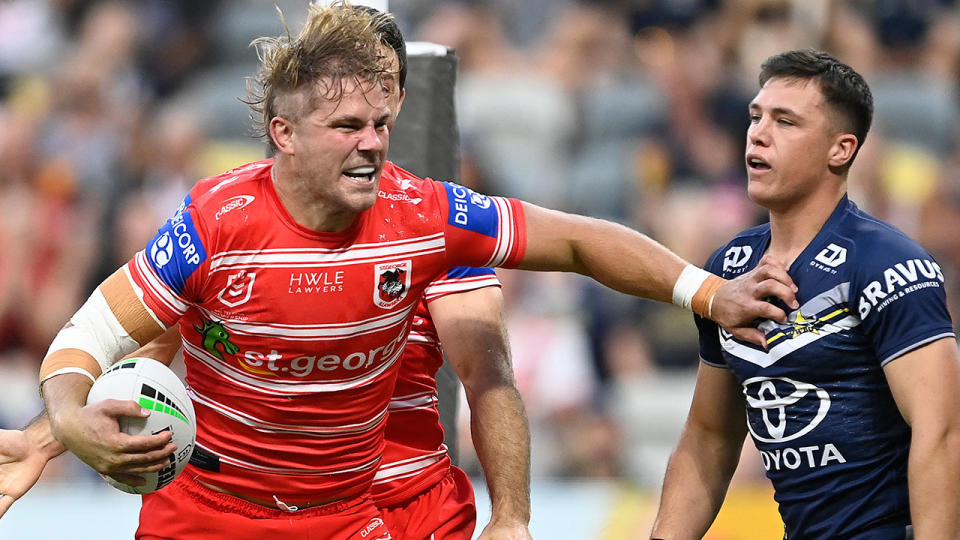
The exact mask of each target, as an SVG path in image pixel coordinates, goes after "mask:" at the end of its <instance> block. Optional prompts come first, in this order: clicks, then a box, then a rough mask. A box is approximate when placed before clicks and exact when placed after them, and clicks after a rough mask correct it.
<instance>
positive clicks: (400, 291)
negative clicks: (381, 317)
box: [373, 261, 411, 309]
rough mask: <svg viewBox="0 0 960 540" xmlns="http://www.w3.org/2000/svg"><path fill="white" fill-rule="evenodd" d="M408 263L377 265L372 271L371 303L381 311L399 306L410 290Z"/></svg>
mask: <svg viewBox="0 0 960 540" xmlns="http://www.w3.org/2000/svg"><path fill="white" fill-rule="evenodd" d="M410 266H411V265H410V261H400V262H391V263H383V264H378V265H376V266H375V267H374V269H373V278H374V281H373V283H374V289H373V303H374V304H376V305H377V306H378V307H381V308H383V309H390V308H392V307H393V306H396V305H397V304H399V303H400V302H401V301H402V300H403V299H404V298H405V297H406V296H407V291H409V290H410Z"/></svg>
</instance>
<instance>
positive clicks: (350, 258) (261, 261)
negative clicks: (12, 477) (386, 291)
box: [210, 233, 446, 272]
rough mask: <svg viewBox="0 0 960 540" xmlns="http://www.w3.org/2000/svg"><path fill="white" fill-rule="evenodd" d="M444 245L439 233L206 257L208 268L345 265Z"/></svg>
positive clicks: (416, 253)
mask: <svg viewBox="0 0 960 540" xmlns="http://www.w3.org/2000/svg"><path fill="white" fill-rule="evenodd" d="M445 245H446V241H445V238H444V236H443V234H442V233H437V234H433V235H430V236H423V237H419V238H412V239H406V240H396V241H392V242H382V243H377V244H354V245H352V246H350V247H349V248H341V249H319V248H318V249H314V248H299V249H262V250H255V251H252V250H245V251H224V252H221V253H217V254H216V255H214V256H213V257H211V259H210V271H211V272H217V271H223V270H236V269H239V268H261V267H282V268H300V267H324V266H344V265H347V264H368V263H375V262H380V261H386V260H394V259H396V258H398V257H419V256H422V255H428V254H431V253H441V252H443V250H444V247H445Z"/></svg>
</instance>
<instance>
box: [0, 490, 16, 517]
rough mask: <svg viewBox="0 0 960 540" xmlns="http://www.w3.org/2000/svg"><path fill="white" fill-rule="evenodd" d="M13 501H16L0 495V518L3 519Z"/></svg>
mask: <svg viewBox="0 0 960 540" xmlns="http://www.w3.org/2000/svg"><path fill="white" fill-rule="evenodd" d="M15 500H16V499H14V498H13V497H11V496H9V495H6V494H4V495H0V517H3V515H4V514H6V513H7V510H8V509H9V508H10V505H12V504H13V501H15Z"/></svg>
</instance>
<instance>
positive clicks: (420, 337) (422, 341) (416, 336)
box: [407, 330, 440, 345]
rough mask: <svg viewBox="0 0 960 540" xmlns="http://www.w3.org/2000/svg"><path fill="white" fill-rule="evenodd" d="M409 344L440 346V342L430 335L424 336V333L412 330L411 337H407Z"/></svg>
mask: <svg viewBox="0 0 960 540" xmlns="http://www.w3.org/2000/svg"><path fill="white" fill-rule="evenodd" d="M407 343H408V344H409V343H416V344H417V345H439V344H440V342H439V341H438V340H437V339H436V338H435V337H431V335H429V334H424V333H423V332H418V331H416V330H411V331H410V335H409V336H407Z"/></svg>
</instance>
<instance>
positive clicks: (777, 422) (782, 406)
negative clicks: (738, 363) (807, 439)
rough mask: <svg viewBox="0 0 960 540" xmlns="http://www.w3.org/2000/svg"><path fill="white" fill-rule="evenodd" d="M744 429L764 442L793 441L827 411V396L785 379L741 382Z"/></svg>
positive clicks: (755, 378)
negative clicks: (745, 424) (744, 419)
mask: <svg viewBox="0 0 960 540" xmlns="http://www.w3.org/2000/svg"><path fill="white" fill-rule="evenodd" d="M743 395H744V397H746V401H747V413H748V414H747V428H748V429H749V430H750V434H751V435H753V437H754V439H756V440H758V441H763V442H767V443H779V442H786V441H792V440H793V439H796V438H799V437H802V436H804V435H806V434H807V433H809V432H810V431H811V430H813V428H815V427H817V426H818V425H819V424H820V422H822V421H823V419H824V418H826V417H827V411H828V410H830V394H828V393H827V391H826V390H824V389H822V388H818V387H816V386H814V385H812V384H809V383H805V382H800V381H795V380H793V379H788V378H787V377H754V378H752V379H747V380H746V381H744V382H743Z"/></svg>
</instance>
